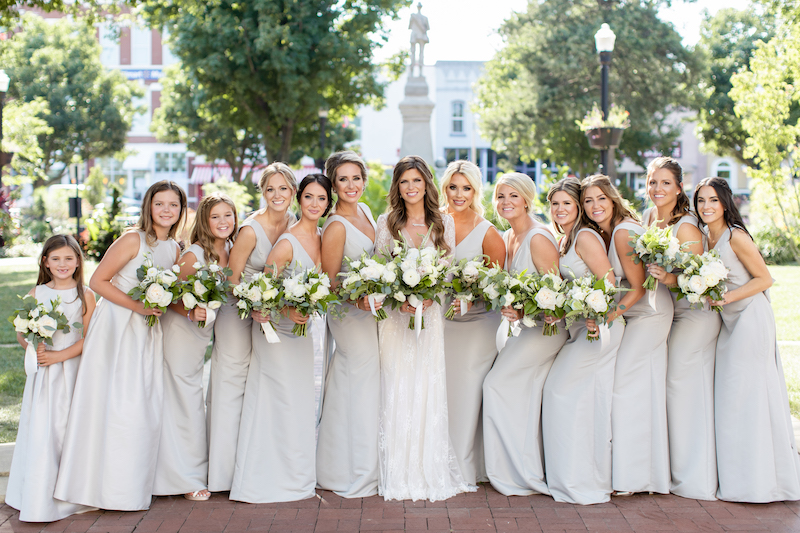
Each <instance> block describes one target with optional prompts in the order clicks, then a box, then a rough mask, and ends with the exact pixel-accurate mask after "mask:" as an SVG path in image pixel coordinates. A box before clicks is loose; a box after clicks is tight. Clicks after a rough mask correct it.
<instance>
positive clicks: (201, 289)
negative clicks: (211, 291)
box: [193, 279, 208, 296]
mask: <svg viewBox="0 0 800 533" xmlns="http://www.w3.org/2000/svg"><path fill="white" fill-rule="evenodd" d="M193 288H194V293H195V294H196V295H198V296H202V295H204V294H205V293H207V292H208V289H206V288H205V286H204V285H203V284H202V283H201V282H200V280H199V279H196V280H194V285H193Z"/></svg>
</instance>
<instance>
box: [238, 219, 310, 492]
mask: <svg viewBox="0 0 800 533" xmlns="http://www.w3.org/2000/svg"><path fill="white" fill-rule="evenodd" d="M282 240H286V241H289V243H291V245H292V262H291V263H290V264H289V266H287V267H286V269H284V270H283V273H282V274H283V276H284V277H288V276H290V275H292V274H293V273H295V272H298V271H300V270H306V269H309V268H314V266H315V265H314V261H313V260H312V259H311V257H309V255H308V253H307V252H306V251H305V249H304V248H303V245H301V244H300V241H298V240H297V238H296V237H295V236H294V235H292V234H291V233H284V234H283V235H281V237H280V238H279V239H278V240H277V241H276V242H275V244H276V245H277V244H278V243H279V242H280V241H282ZM294 325H295V324H294V322H292V321H291V320H290V319H289V318H287V317H285V316H282V317H281V319H280V321H279V322H278V323H277V324H275V331H276V332H277V334H278V337H279V338H280V340H281V341H280V342H279V343H274V344H270V343H268V342H267V340H266V338H265V337H264V332H263V331H262V329H261V324H259V323H258V322H253V328H252V339H253V357H252V359H251V361H250V370H249V371H248V373H247V386H246V388H245V392H244V404H243V407H242V423H241V427H240V429H239V444H238V448H237V450H236V469H235V471H234V474H233V487H232V488H231V494H230V499H231V500H237V501H243V502H248V503H274V502H290V501H296V500H304V499H306V498H311V497H313V496H314V495H315V492H314V489H315V487H316V485H317V480H316V467H315V456H316V451H315V445H316V442H315V441H316V436H315V430H316V423H317V413H316V410H317V408H316V399H315V393H314V343H313V341H312V339H311V331H309V332H308V336H307V337H297V336H295V335H294V334H293V333H292V328H293V327H294ZM310 327H311V321H309V329H310Z"/></svg>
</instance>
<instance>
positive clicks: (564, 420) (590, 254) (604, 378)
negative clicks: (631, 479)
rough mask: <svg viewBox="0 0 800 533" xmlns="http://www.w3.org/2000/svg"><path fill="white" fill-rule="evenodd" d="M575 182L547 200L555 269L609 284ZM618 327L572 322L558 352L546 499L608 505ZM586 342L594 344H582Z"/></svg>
mask: <svg viewBox="0 0 800 533" xmlns="http://www.w3.org/2000/svg"><path fill="white" fill-rule="evenodd" d="M580 195H581V182H580V181H579V180H578V178H574V177H568V178H564V179H562V180H561V181H559V182H558V183H556V184H555V185H554V186H553V187H552V188H551V189H550V192H549V193H548V195H547V199H548V201H549V202H550V215H551V218H552V220H553V224H554V225H555V227H556V229H558V230H559V231H560V232H561V233H562V234H563V235H564V236H563V237H562V238H561V243H560V246H559V249H560V253H561V260H560V263H559V267H560V269H561V276H562V277H563V278H564V279H575V278H577V277H582V276H588V275H591V274H594V275H595V276H596V277H597V278H602V277H605V278H606V279H607V280H608V281H610V282H611V283H614V282H615V278H614V274H613V272H612V270H611V263H610V262H609V260H608V257H607V256H606V245H605V242H604V241H603V238H602V237H601V236H600V235H599V234H598V233H597V232H596V231H594V230H593V229H591V228H588V227H586V226H585V225H584V224H583V222H582V220H581V218H582V215H583V209H582V208H581V201H580ZM624 331H625V324H624V323H623V322H622V320H616V321H615V322H613V323H612V324H610V325H601V326H599V327H598V325H597V324H596V323H595V321H594V320H583V319H581V320H576V321H575V322H574V323H573V324H572V326H570V328H569V340H568V341H567V343H566V344H565V345H564V347H563V348H561V351H560V352H558V356H557V357H556V360H555V362H554V363H553V366H552V367H551V368H550V374H548V376H547V381H546V382H545V384H544V393H543V394H542V437H543V440H544V459H545V471H546V472H547V488H548V490H549V491H550V495H551V496H552V497H553V498H554V499H555V500H556V501H559V502H566V503H577V504H581V505H589V504H593V503H603V502H607V501H609V500H610V499H611V492H612V491H611V399H612V396H613V393H614V366H615V364H616V361H617V351H618V350H619V345H620V343H621V342H622V334H623V332H624ZM587 334H590V335H592V336H596V337H597V338H596V339H594V340H593V341H591V342H590V341H589V340H588V339H587V338H586V336H587Z"/></svg>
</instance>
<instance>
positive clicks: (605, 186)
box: [581, 174, 639, 233]
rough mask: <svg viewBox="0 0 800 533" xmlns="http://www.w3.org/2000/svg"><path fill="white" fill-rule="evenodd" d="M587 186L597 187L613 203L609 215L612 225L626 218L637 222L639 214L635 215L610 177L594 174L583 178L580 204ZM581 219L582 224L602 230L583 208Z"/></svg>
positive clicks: (584, 197)
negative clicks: (611, 212) (612, 208)
mask: <svg viewBox="0 0 800 533" xmlns="http://www.w3.org/2000/svg"><path fill="white" fill-rule="evenodd" d="M589 187H598V188H599V189H600V190H601V191H603V194H605V195H606V196H607V197H608V199H609V200H611V203H612V204H613V205H614V214H613V215H612V217H611V225H612V227H615V226H616V225H617V224H619V223H620V222H622V221H623V220H625V219H626V218H632V219H633V220H635V221H637V222H639V215H637V214H636V212H635V211H634V210H633V209H631V207H630V206H629V205H628V202H627V201H625V198H623V197H622V195H621V194H620V193H619V189H617V187H616V185H614V184H613V183H611V179H610V178H609V177H608V176H606V175H604V174H594V175H592V176H589V177H587V178H583V181H582V182H581V205H582V204H583V201H584V200H585V199H586V190H587V189H588V188H589ZM581 221H582V223H583V225H584V226H588V227H590V228H592V229H594V230H595V231H597V232H598V233H602V232H603V230H601V229H600V226H598V225H597V223H596V222H595V221H594V220H592V219H590V218H589V216H588V215H587V214H586V211H585V210H584V211H583V215H581Z"/></svg>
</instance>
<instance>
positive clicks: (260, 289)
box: [232, 270, 283, 324]
mask: <svg viewBox="0 0 800 533" xmlns="http://www.w3.org/2000/svg"><path fill="white" fill-rule="evenodd" d="M272 272H273V271H272V270H268V271H267V272H258V273H256V274H254V275H253V276H252V277H251V278H250V281H246V280H245V277H244V274H242V281H241V283H239V284H238V285H236V286H235V287H234V288H233V291H232V292H233V295H234V296H235V297H236V298H238V299H239V301H238V302H236V308H237V309H238V310H239V318H241V319H242V320H245V319H247V318H250V314H251V313H252V312H253V311H257V312H259V313H261V314H262V315H264V316H268V317H269V318H270V320H269V321H270V324H272V321H273V320H274V321H275V322H276V323H277V322H278V321H280V316H281V315H280V312H281V309H282V308H283V286H282V281H281V279H280V278H276V277H275V275H274V274H273V273H272Z"/></svg>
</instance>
